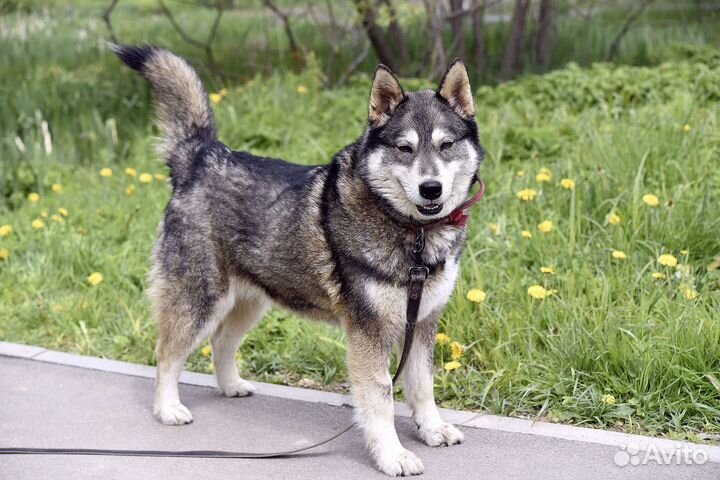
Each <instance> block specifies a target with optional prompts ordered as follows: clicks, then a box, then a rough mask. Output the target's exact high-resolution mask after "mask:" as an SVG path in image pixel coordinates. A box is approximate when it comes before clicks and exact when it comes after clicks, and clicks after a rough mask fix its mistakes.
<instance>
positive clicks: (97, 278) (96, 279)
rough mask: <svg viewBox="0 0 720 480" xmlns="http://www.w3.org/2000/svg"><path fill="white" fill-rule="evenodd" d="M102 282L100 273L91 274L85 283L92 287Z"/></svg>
mask: <svg viewBox="0 0 720 480" xmlns="http://www.w3.org/2000/svg"><path fill="white" fill-rule="evenodd" d="M102 281H103V276H102V273H100V272H93V273H91V274H90V275H88V277H87V283H88V284H89V285H90V286H93V287H95V286H97V285H99V284H100V283H102Z"/></svg>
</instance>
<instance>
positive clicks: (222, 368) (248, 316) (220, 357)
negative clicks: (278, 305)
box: [211, 298, 269, 397]
mask: <svg viewBox="0 0 720 480" xmlns="http://www.w3.org/2000/svg"><path fill="white" fill-rule="evenodd" d="M268 306H269V303H268V302H267V300H265V299H262V298H253V299H250V300H240V301H239V302H238V303H237V304H236V305H235V307H234V308H233V309H232V311H231V312H230V313H229V314H228V315H227V316H226V317H225V319H224V320H223V321H222V323H220V325H219V326H218V328H217V330H216V331H215V333H214V334H213V336H212V339H211V343H212V352H213V354H212V355H213V363H214V365H215V376H216V378H217V382H218V386H219V387H220V390H221V391H222V392H223V393H224V394H225V395H227V396H228V397H244V396H246V395H250V394H251V393H252V392H253V391H255V387H253V386H252V384H251V383H250V382H247V381H245V380H243V379H242V378H240V373H239V372H238V368H237V362H236V361H235V353H236V352H237V349H238V347H239V346H240V343H241V342H242V338H243V336H244V335H245V333H246V332H247V331H248V330H250V329H251V328H252V327H253V326H254V325H255V324H256V323H257V322H258V320H260V319H261V318H262V316H263V315H264V314H265V312H266V311H267V309H268Z"/></svg>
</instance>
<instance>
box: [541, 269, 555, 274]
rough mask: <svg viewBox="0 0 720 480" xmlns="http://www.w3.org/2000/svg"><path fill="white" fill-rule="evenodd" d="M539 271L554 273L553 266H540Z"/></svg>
mask: <svg viewBox="0 0 720 480" xmlns="http://www.w3.org/2000/svg"><path fill="white" fill-rule="evenodd" d="M540 271H541V272H542V273H547V274H548V275H555V267H540Z"/></svg>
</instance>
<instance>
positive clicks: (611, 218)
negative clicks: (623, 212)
mask: <svg viewBox="0 0 720 480" xmlns="http://www.w3.org/2000/svg"><path fill="white" fill-rule="evenodd" d="M621 221H622V218H620V215H618V214H617V213H611V214H610V215H608V218H607V222H608V223H609V224H610V225H620V222H621Z"/></svg>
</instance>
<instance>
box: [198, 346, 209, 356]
mask: <svg viewBox="0 0 720 480" xmlns="http://www.w3.org/2000/svg"><path fill="white" fill-rule="evenodd" d="M211 353H212V347H211V346H210V345H205V346H204V347H203V348H202V349H200V354H201V355H202V356H203V357H209V356H210V354H211Z"/></svg>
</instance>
